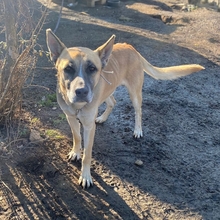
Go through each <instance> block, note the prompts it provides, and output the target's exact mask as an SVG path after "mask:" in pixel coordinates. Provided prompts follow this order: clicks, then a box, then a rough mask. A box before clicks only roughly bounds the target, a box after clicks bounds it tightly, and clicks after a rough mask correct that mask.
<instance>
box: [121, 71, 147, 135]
mask: <svg viewBox="0 0 220 220" xmlns="http://www.w3.org/2000/svg"><path fill="white" fill-rule="evenodd" d="M138 78H139V80H136V81H134V80H132V81H130V82H129V80H128V81H127V83H125V86H126V87H127V89H128V92H129V95H130V99H131V101H132V104H133V106H134V110H135V127H134V137H135V138H140V137H142V136H143V132H142V125H141V124H142V109H141V106H142V86H143V78H144V74H142V75H140V74H139V76H138Z"/></svg>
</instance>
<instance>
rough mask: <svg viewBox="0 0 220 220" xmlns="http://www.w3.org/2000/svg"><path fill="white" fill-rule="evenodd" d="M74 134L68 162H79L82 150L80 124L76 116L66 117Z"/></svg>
mask: <svg viewBox="0 0 220 220" xmlns="http://www.w3.org/2000/svg"><path fill="white" fill-rule="evenodd" d="M66 118H67V121H68V123H69V125H70V128H71V131H72V134H73V148H72V150H71V151H70V153H69V154H68V160H79V159H80V149H81V135H80V123H79V121H78V120H77V119H76V117H75V116H70V115H66Z"/></svg>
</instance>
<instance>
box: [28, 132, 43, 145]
mask: <svg viewBox="0 0 220 220" xmlns="http://www.w3.org/2000/svg"><path fill="white" fill-rule="evenodd" d="M29 140H30V141H31V142H43V141H44V139H43V138H42V137H41V136H40V132H38V131H36V130H34V129H32V130H31V133H30V137H29Z"/></svg>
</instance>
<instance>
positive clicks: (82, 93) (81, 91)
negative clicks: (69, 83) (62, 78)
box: [75, 88, 89, 98]
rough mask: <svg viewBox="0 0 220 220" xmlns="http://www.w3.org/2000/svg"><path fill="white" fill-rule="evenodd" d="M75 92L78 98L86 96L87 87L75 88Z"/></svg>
mask: <svg viewBox="0 0 220 220" xmlns="http://www.w3.org/2000/svg"><path fill="white" fill-rule="evenodd" d="M75 92H76V96H77V97H80V98H83V97H86V96H87V95H88V93H89V91H88V89H87V88H80V89H76V91H75Z"/></svg>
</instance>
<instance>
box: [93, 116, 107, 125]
mask: <svg viewBox="0 0 220 220" xmlns="http://www.w3.org/2000/svg"><path fill="white" fill-rule="evenodd" d="M104 121H106V118H105V117H103V115H101V116H99V117H97V118H96V120H95V122H96V123H99V124H101V123H103V122H104Z"/></svg>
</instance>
